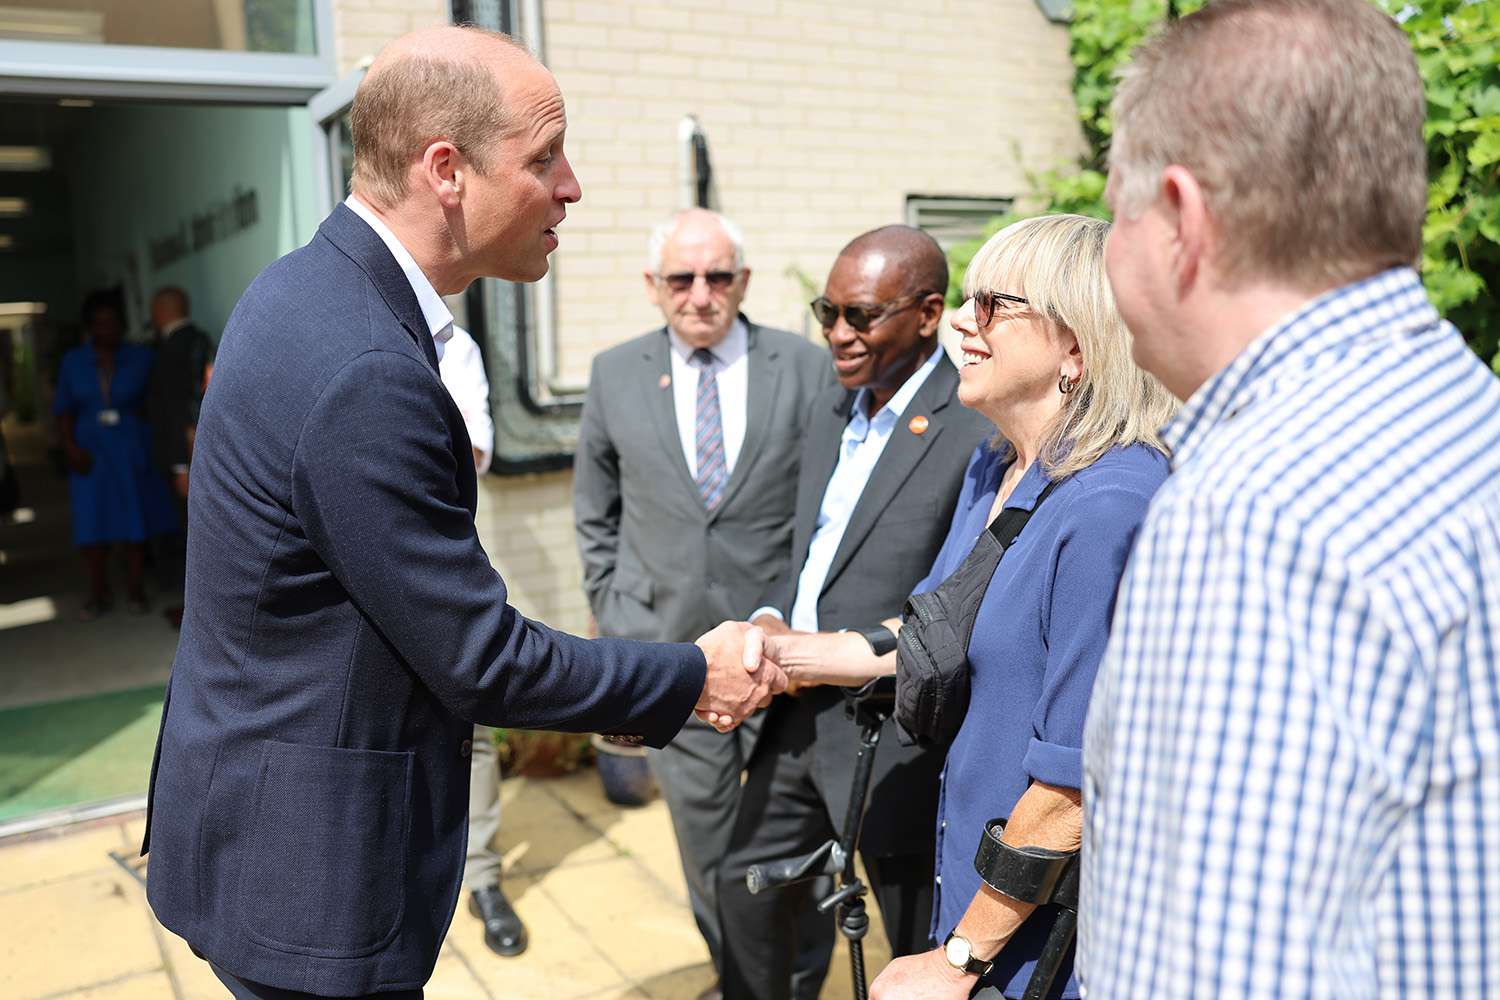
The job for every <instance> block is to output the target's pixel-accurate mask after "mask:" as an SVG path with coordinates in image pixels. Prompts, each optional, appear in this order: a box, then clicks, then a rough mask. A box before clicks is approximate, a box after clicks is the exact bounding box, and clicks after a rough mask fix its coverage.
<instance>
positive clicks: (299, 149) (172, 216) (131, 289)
mask: <svg viewBox="0 0 1500 1000" xmlns="http://www.w3.org/2000/svg"><path fill="white" fill-rule="evenodd" d="M80 139H81V141H80V142H79V143H78V144H77V146H76V147H75V148H76V151H77V154H78V155H76V156H75V157H74V162H73V164H72V165H71V167H72V171H71V172H72V184H71V189H72V209H73V211H72V213H71V214H72V220H73V227H74V246H75V249H76V255H77V281H76V285H77V288H78V290H79V294H80V295H82V294H84V293H85V292H87V291H88V290H89V289H92V288H98V287H105V286H109V285H114V284H121V285H123V286H124V288H125V290H126V297H127V305H128V308H129V309H130V311H131V317H130V321H131V324H132V327H133V329H134V330H135V331H136V333H137V335H138V334H139V332H140V330H141V329H143V324H144V323H145V319H146V317H145V313H144V307H145V305H146V304H147V302H148V301H149V299H150V296H151V294H152V293H153V292H154V291H155V290H156V289H157V288H159V287H161V286H163V285H168V284H174V285H180V286H182V287H183V288H185V289H187V291H188V294H189V295H190V296H191V298H192V300H193V314H194V317H195V318H196V319H197V320H198V322H199V323H200V324H201V325H202V326H203V327H204V328H205V329H207V330H208V331H209V332H210V333H211V334H213V335H214V336H215V337H217V336H218V335H219V333H220V331H222V330H223V327H224V322H225V320H226V319H228V317H229V313H230V311H231V310H232V309H233V308H234V304H235V302H236V301H238V299H239V297H240V295H241V293H243V292H244V290H245V287H246V286H247V285H249V283H250V281H251V280H252V279H253V278H254V277H255V275H256V274H258V273H259V272H260V271H261V269H262V268H264V267H265V266H266V265H267V264H269V263H270V262H271V261H273V260H275V259H276V258H277V257H279V256H281V255H282V254H284V253H286V252H288V251H289V250H292V249H294V248H295V247H297V246H300V245H301V244H303V243H305V242H307V240H308V239H310V238H311V236H312V234H313V231H314V230H315V229H316V228H317V223H318V221H319V220H318V219H317V218H316V217H315V211H316V209H315V204H316V202H315V199H314V187H313V185H314V182H315V178H314V176H313V175H314V173H315V170H314V166H313V157H312V126H311V124H310V119H309V116H308V114H307V111H306V110H305V109H302V108H244V107H212V106H202V107H199V106H181V105H120V106H101V107H98V108H95V109H94V110H93V112H92V121H91V122H90V123H89V125H88V126H87V128H86V129H85V130H83V133H82V135H81V136H80ZM249 192H254V206H255V211H254V219H253V221H252V220H251V219H250V218H249V217H248V215H249V213H248V212H247V209H248V207H249V200H248V198H247V197H246V195H247V194H248V193H249ZM170 244H175V246H169V245H170ZM168 257H175V258H177V259H171V260H168V259H166V258H168Z"/></svg>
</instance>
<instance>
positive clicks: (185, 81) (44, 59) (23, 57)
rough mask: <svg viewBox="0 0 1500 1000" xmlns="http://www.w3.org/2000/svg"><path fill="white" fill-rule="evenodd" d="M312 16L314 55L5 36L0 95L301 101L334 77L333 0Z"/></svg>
mask: <svg viewBox="0 0 1500 1000" xmlns="http://www.w3.org/2000/svg"><path fill="white" fill-rule="evenodd" d="M312 15H313V42H314V47H315V50H316V51H315V52H314V54H312V55H289V54H284V53H274V52H226V51H222V50H214V49H181V48H168V47H165V46H150V45H109V44H99V45H92V44H81V43H75V42H32V41H0V97H3V96H25V95H43V96H47V97H71V98H100V99H126V100H167V101H193V102H211V103H216V104H280V105H295V104H302V103H305V102H306V101H307V100H308V99H310V98H311V97H313V96H314V95H315V94H317V93H318V92H319V91H321V90H323V89H324V88H325V87H327V86H328V85H329V84H331V83H333V82H334V80H335V64H334V52H333V45H334V43H333V7H332V0H312Z"/></svg>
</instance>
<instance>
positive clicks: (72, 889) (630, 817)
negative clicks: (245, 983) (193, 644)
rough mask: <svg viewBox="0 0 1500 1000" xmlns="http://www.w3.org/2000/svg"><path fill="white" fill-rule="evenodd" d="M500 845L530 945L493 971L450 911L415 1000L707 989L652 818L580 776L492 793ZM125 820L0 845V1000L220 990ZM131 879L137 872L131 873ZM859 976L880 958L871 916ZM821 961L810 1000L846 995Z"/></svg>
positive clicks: (136, 826)
mask: <svg viewBox="0 0 1500 1000" xmlns="http://www.w3.org/2000/svg"><path fill="white" fill-rule="evenodd" d="M502 789H503V799H504V808H505V821H504V823H503V824H502V830H501V834H500V846H501V849H502V850H503V852H504V856H505V865H506V872H507V876H506V886H507V889H508V892H509V894H510V896H511V900H512V902H514V903H515V905H516V908H517V910H519V911H520V913H521V916H522V918H523V919H524V920H525V921H526V923H527V926H528V927H529V929H530V932H531V947H530V948H529V949H528V950H527V952H526V953H525V954H524V955H521V956H520V957H518V958H511V959H503V958H498V957H496V956H495V955H493V954H491V953H490V952H489V951H488V950H487V949H486V948H485V947H484V942H483V938H482V933H481V930H480V927H479V924H478V921H476V920H475V919H474V918H473V917H471V916H469V914H468V911H467V909H466V907H465V906H462V905H461V906H460V907H459V911H458V913H457V915H456V916H455V917H454V920H453V926H452V927H451V928H450V930H449V932H448V940H447V943H446V944H445V945H444V948H443V953H442V956H441V957H440V958H439V960H438V965H437V970H436V972H435V973H434V975H433V978H432V981H431V982H430V983H428V985H427V997H428V1000H499V998H506V1000H510V998H518V1000H519V998H532V997H535V998H538V1000H568V998H573V997H578V998H583V997H598V998H606V997H608V998H627V997H628V998H654V1000H691V998H693V997H695V996H696V995H697V994H698V992H699V991H700V990H701V989H703V988H704V987H705V986H707V985H708V984H709V982H710V981H711V980H712V971H711V968H710V966H709V964H708V953H707V951H706V949H705V948H704V946H703V944H702V941H701V940H700V939H699V937H698V934H697V930H696V928H695V927H694V926H693V920H692V916H691V915H690V913H689V911H688V908H687V902H686V890H685V888H684V886H683V881H682V874H681V871H680V870H679V868H678V862H677V854H676V846H675V844H674V842H673V840H672V832H671V825H670V823H669V821H668V817H667V811H666V807H665V806H664V805H663V804H662V803H661V801H660V800H657V801H656V802H653V803H652V804H650V805H648V806H646V807H644V808H641V809H621V808H619V807H617V806H614V805H611V804H610V803H609V802H608V801H606V800H605V798H604V797H603V795H602V794H601V793H600V791H599V785H598V780H597V776H596V775H595V774H594V772H593V771H592V770H584V771H581V772H579V773H578V774H575V775H573V776H571V777H568V778H559V779H551V780H545V781H537V780H529V779H524V778H518V779H508V780H507V781H506V782H505V783H504V785H503V786H502ZM140 830H141V817H140V815H139V814H135V815H130V816H125V817H121V818H119V819H115V820H111V821H108V822H103V823H99V824H95V825H92V826H88V827H86V828H82V829H74V830H72V831H69V832H66V833H62V834H55V833H54V834H51V835H33V836H30V837H27V838H24V839H21V840H19V841H13V842H10V843H5V842H0V927H4V928H5V933H4V934H3V935H0V997H4V998H5V1000H65V998H66V1000H85V998H88V1000H199V998H204V1000H207V998H213V1000H221V998H223V997H225V996H227V991H225V990H224V988H223V987H222V986H221V985H220V984H219V983H218V981H217V980H216V979H214V978H213V974H212V973H210V972H209V971H208V968H207V966H205V965H204V964H203V963H202V962H201V961H199V960H198V959H196V958H194V957H193V956H192V954H191V953H190V952H189V951H188V949H187V946H186V945H185V944H183V942H182V941H181V940H180V939H178V938H177V937H176V936H175V935H173V934H171V933H170V932H168V931H166V930H164V929H163V928H162V927H161V926H160V925H159V924H157V923H156V921H155V919H154V918H153V917H152V915H151V911H150V909H149V908H148V907H147V906H146V900H145V891H144V889H143V888H142V886H141V884H140V883H139V882H138V881H137V876H136V874H134V873H133V872H132V868H133V867H134V866H138V865H139V864H140V862H139V861H138V859H136V858H135V854H136V850H137V848H138V847H139V844H140ZM141 874H143V873H141ZM871 909H872V918H873V920H872V923H873V927H872V930H871V935H870V938H869V939H868V940H867V944H868V945H869V948H868V949H867V950H868V952H869V960H868V961H869V966H870V968H871V969H879V968H881V967H882V966H883V965H884V964H885V962H886V960H887V957H888V955H889V951H888V948H887V946H886V944H885V940H884V938H883V937H882V936H881V932H880V930H879V926H880V923H879V918H878V916H876V915H875V914H874V913H873V906H872V908H871ZM850 995H851V993H850V990H849V973H848V958H847V954H846V952H845V951H844V950H843V947H842V945H841V946H840V949H839V951H838V953H837V954H836V955H835V957H834V965H833V974H832V975H830V977H829V981H828V983H827V985H826V986H825V987H824V990H823V996H824V997H825V998H843V997H848V996H850Z"/></svg>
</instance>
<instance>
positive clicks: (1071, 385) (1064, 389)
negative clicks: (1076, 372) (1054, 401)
mask: <svg viewBox="0 0 1500 1000" xmlns="http://www.w3.org/2000/svg"><path fill="white" fill-rule="evenodd" d="M1082 380H1083V376H1081V375H1080V376H1079V377H1078V378H1075V379H1070V378H1068V376H1066V375H1059V376H1057V391H1058V392H1060V393H1062V394H1063V395H1064V396H1066V395H1067V394H1068V393H1070V392H1072V391H1073V390H1074V389H1076V388H1078V383H1079V382H1080V381H1082Z"/></svg>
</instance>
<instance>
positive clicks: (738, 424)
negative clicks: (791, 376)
mask: <svg viewBox="0 0 1500 1000" xmlns="http://www.w3.org/2000/svg"><path fill="white" fill-rule="evenodd" d="M667 339H668V340H670V341H671V343H672V406H673V407H674V409H675V411H676V413H677V436H678V438H680V439H681V441H682V457H683V458H685V459H687V467H688V474H689V475H690V476H693V477H694V478H697V476H698V447H697V436H698V433H697V422H698V368H697V366H695V365H694V364H693V363H692V361H691V360H690V359H691V358H692V356H693V351H694V348H693V347H692V346H691V345H689V344H688V343H687V342H686V341H685V340H683V339H682V338H681V337H679V336H677V334H676V333H674V332H673V331H672V329H671V328H670V327H668V328H667ZM749 350H750V330H749V328H748V327H746V326H745V321H744V320H742V319H737V320H735V321H734V325H733V326H731V327H730V328H729V332H728V333H726V334H724V339H723V340H721V341H719V342H718V343H717V344H715V345H714V346H712V347H710V348H709V351H710V352H711V353H712V354H713V356H714V364H713V370H714V378H715V379H716V380H717V381H718V383H719V421H720V423H721V424H722V426H723V429H724V470H725V475H726V476H728V475H732V474H733V473H734V463H735V462H736V461H738V460H739V457H740V448H741V446H743V445H744V443H745V419H746V418H745V407H746V405H747V404H748V401H749V398H750V359H749V357H748V356H747V355H748V352H749Z"/></svg>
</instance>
